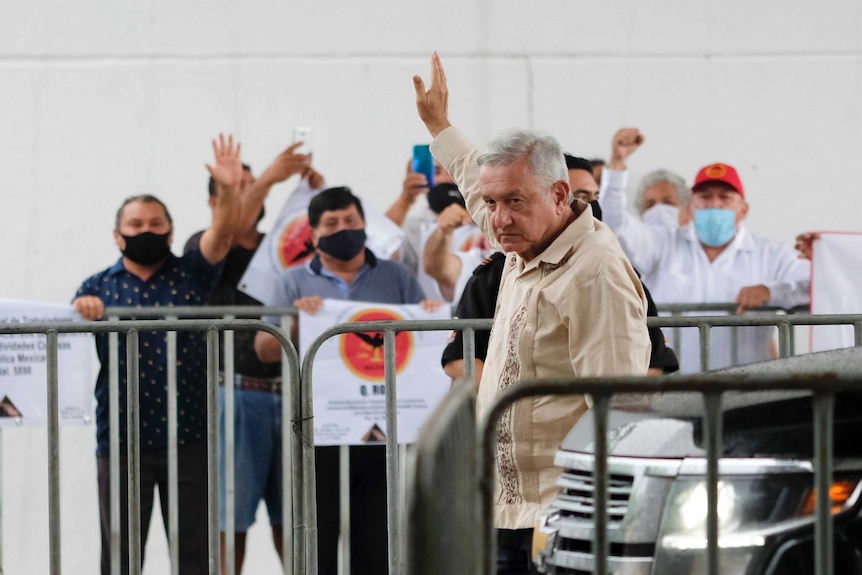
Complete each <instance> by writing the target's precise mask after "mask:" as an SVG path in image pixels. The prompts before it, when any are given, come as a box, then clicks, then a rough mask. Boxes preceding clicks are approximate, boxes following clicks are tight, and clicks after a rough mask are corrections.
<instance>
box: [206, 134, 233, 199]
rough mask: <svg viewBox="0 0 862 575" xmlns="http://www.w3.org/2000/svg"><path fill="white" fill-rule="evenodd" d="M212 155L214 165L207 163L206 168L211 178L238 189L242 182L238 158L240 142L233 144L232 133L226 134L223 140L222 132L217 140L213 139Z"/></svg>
mask: <svg viewBox="0 0 862 575" xmlns="http://www.w3.org/2000/svg"><path fill="white" fill-rule="evenodd" d="M212 144H213V155H214V156H215V165H214V166H213V165H210V164H207V165H206V167H207V170H208V171H209V173H210V175H211V176H212V177H213V179H214V180H215V181H216V182H217V183H219V184H221V185H222V186H225V187H227V188H231V189H239V185H240V183H242V160H241V159H240V144H239V142H237V143H236V144H234V141H233V135H228V137H227V140H225V137H224V134H219V135H218V140H215V139H213V141H212Z"/></svg>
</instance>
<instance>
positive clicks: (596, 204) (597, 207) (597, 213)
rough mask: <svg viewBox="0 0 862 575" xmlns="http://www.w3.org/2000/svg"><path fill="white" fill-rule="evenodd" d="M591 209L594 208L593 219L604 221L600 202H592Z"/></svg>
mask: <svg viewBox="0 0 862 575" xmlns="http://www.w3.org/2000/svg"><path fill="white" fill-rule="evenodd" d="M590 207H591V208H593V217H594V218H596V219H597V220H599V221H602V207H601V206H600V205H599V201H598V200H593V201H592V202H590Z"/></svg>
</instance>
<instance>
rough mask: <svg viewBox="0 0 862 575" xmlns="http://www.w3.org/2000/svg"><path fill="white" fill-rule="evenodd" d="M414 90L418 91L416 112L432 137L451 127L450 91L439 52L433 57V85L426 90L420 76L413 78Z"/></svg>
mask: <svg viewBox="0 0 862 575" xmlns="http://www.w3.org/2000/svg"><path fill="white" fill-rule="evenodd" d="M413 88H414V89H415V90H416V110H417V111H418V112H419V118H420V119H421V120H422V121H423V122H424V123H425V127H426V128H428V131H429V132H430V133H431V136H433V137H435V138H436V137H437V134H439V133H440V132H442V131H443V130H445V129H446V128H448V127H449V126H451V124H450V123H449V89H448V88H447V87H446V72H444V71H443V63H442V62H441V61H440V56H439V55H438V54H437V52H434V54H433V55H432V56H431V84H430V85H429V86H428V89H427V90H426V89H425V83H424V82H423V81H422V78H420V77H419V76H418V75H417V76H413Z"/></svg>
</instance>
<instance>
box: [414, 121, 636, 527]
mask: <svg viewBox="0 0 862 575" xmlns="http://www.w3.org/2000/svg"><path fill="white" fill-rule="evenodd" d="M431 150H432V152H433V154H434V156H435V157H436V158H437V159H438V160H439V161H440V162H441V163H442V164H443V165H444V166H445V167H446V169H447V170H448V171H449V173H450V174H451V175H452V177H453V178H454V179H455V181H456V182H458V186H459V187H460V189H461V192H462V193H463V194H464V198H465V200H466V203H467V209H468V210H469V211H470V214H471V215H472V217H473V220H474V221H475V222H476V223H477V224H478V225H479V227H480V228H482V230H483V232H484V233H485V235H486V236H487V237H488V238H489V239H490V240H491V241H492V242H495V244H496V240H495V239H494V235H493V230H492V229H491V225H490V222H489V218H488V216H487V213H486V208H485V203H484V201H483V200H482V198H481V196H480V194H479V167H478V165H477V164H476V159H477V157H478V152H477V150H476V149H475V148H474V146H473V145H472V144H471V143H470V141H469V140H468V139H467V138H466V137H465V136H464V135H463V134H462V133H461V132H460V131H459V130H458V129H457V128H455V127H450V128H448V129H446V130H444V131H443V132H442V133H440V134H439V135H438V136H437V138H436V139H435V140H434V143H433V144H432V146H431ZM649 354H650V342H649V336H648V334H647V328H646V298H645V296H644V293H643V286H642V285H641V282H640V280H639V279H638V277H637V274H636V273H635V271H634V269H633V268H632V266H631V264H630V263H629V261H628V259H626V257H625V255H624V254H623V252H622V249H621V248H620V245H619V242H617V240H616V238H615V237H614V235H613V233H612V232H611V231H610V229H609V228H608V227H607V226H605V225H604V224H602V223H601V222H599V221H597V220H596V219H594V218H593V216H592V211H591V210H590V209H586V210H585V211H584V212H583V213H582V214H581V215H580V216H579V217H578V218H577V219H576V220H574V221H573V222H572V223H571V224H570V225H569V226H568V227H567V228H566V229H565V230H564V231H563V232H562V233H561V234H560V235H559V236H558V237H557V238H556V239H555V240H554V241H553V242H552V243H551V245H550V246H548V247H547V249H545V251H543V252H542V253H541V254H539V255H538V256H536V257H535V258H533V259H532V260H531V261H529V262H525V261H524V260H523V259H522V258H521V257H519V256H518V255H516V254H514V253H512V254H507V261H506V265H505V267H504V270H503V278H502V283H501V284H500V292H499V295H498V298H497V309H496V313H495V314H494V326H493V328H492V330H491V341H490V343H489V346H488V355H487V358H486V360H485V367H484V371H483V374H482V380H481V382H480V384H479V392H478V398H477V406H478V410H479V413H480V414H481V413H483V412H484V411H486V410H487V409H488V407H489V405H490V404H491V403H492V402H493V401H494V399H495V397H496V396H497V394H498V393H499V392H500V391H501V390H503V389H505V388H507V387H509V386H511V385H513V384H514V383H516V382H517V381H518V380H521V379H535V378H572V377H594V376H611V375H645V374H646V372H647V366H648V365H649ZM586 410H587V404H586V401H585V398H584V396H582V395H567V396H541V397H534V398H530V399H524V400H521V401H519V402H518V403H516V404H515V405H513V406H512V407H511V408H510V409H509V410H508V411H507V412H506V413H505V414H504V415H503V418H502V420H501V423H500V428H499V431H498V436H497V475H498V482H497V492H496V513H495V523H496V526H497V527H498V528H501V529H523V528H530V527H533V526H534V525H535V523H536V520H537V519H538V518H539V516H540V514H541V513H542V511H543V510H544V508H545V507H546V506H547V505H548V504H549V503H550V502H551V501H552V500H553V498H554V496H555V494H556V493H557V490H558V488H557V486H556V480H557V477H558V475H559V469H557V468H555V467H554V462H553V459H554V454H555V452H556V450H557V448H558V447H559V445H560V443H561V442H562V440H563V437H565V435H566V433H568V431H569V430H570V429H571V428H572V426H573V425H574V424H575V422H576V421H577V420H578V418H580V416H581V415H582V414H583V413H584V412H585V411H586Z"/></svg>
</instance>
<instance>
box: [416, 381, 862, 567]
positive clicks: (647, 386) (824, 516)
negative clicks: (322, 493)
mask: <svg viewBox="0 0 862 575" xmlns="http://www.w3.org/2000/svg"><path fill="white" fill-rule="evenodd" d="M769 390H795V391H811V392H813V398H812V402H813V410H814V435H815V438H814V445H815V464H814V487H815V491H816V496H815V536H814V539H815V568H816V571H815V572H816V573H817V574H818V575H832V573H833V552H832V546H833V541H832V532H833V527H832V526H833V521H832V514H831V501H830V495H829V487H830V485H831V481H832V471H833V469H832V425H833V422H834V419H833V408H834V403H835V394H836V393H838V392H844V391H846V392H860V391H862V372H860V373H857V374H836V373H821V374H805V375H802V376H800V375H798V374H796V375H794V374H780V375H775V374H766V375H757V376H744V375H743V376H740V375H738V374H733V375H716V374H699V375H694V376H685V377H673V378H654V377H629V378H584V379H580V380H536V381H524V382H519V383H518V384H516V385H513V386H512V387H510V388H508V389H506V390H505V391H503V392H501V393H500V395H499V396H498V397H497V398H496V400H495V401H494V402H493V403H492V404H491V406H490V407H489V409H488V412H487V413H486V414H484V416H483V417H482V419H481V421H480V424H479V442H480V450H481V463H480V465H481V467H480V471H479V476H480V477H484V478H493V477H494V473H495V470H494V468H495V465H494V460H495V442H496V429H497V425H498V424H499V422H500V418H501V416H502V415H503V413H504V412H505V411H506V409H508V408H509V407H510V406H511V405H512V404H513V403H515V402H516V401H518V400H520V399H525V398H528V397H533V396H537V395H565V394H573V393H577V394H589V395H591V396H592V398H593V408H592V409H593V411H594V416H593V419H594V442H595V449H594V455H595V487H594V491H595V495H594V512H593V516H594V518H595V533H596V535H595V539H594V541H593V554H594V556H595V571H594V573H596V574H597V575H606V574H607V573H608V569H607V559H608V542H607V538H606V534H607V509H608V462H607V456H608V444H607V431H608V410H609V405H610V400H611V398H612V396H613V395H614V394H617V393H661V392H694V393H699V394H701V395H702V396H703V398H704V415H705V417H704V444H705V446H706V453H707V466H706V484H707V502H708V512H707V520H706V535H707V549H706V552H707V562H706V564H707V573H708V574H709V575H718V574H719V570H718V479H719V477H718V475H719V473H718V470H719V463H718V462H719V459H720V456H721V453H722V429H721V400H722V394H723V393H726V392H730V391H748V392H750V391H769ZM417 464H419V465H421V463H420V462H417ZM478 490H479V491H480V493H479V496H480V497H481V501H482V510H483V514H482V520H481V524H479V525H477V529H479V530H480V531H481V532H482V533H486V534H489V533H493V524H494V521H493V507H494V505H493V491H494V484H493V479H489V480H486V481H482V482H481V483H480V484H479V486H478ZM453 511H454V509H453ZM485 541H486V546H487V547H486V549H484V550H483V551H482V553H483V556H485V557H486V558H487V559H486V564H485V566H484V568H483V569H482V571H480V572H479V573H481V575H492V574H493V573H494V572H495V571H494V565H493V563H492V560H493V556H494V555H493V553H491V549H493V543H492V540H491V538H490V537H488V538H486V540H485ZM462 559H464V558H462ZM411 575H412V574H411Z"/></svg>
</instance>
